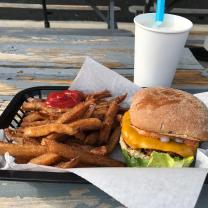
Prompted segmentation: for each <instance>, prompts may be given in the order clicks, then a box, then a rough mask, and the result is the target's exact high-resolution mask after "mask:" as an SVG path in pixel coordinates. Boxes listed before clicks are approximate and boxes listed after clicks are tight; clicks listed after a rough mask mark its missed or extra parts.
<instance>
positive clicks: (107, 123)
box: [99, 101, 119, 144]
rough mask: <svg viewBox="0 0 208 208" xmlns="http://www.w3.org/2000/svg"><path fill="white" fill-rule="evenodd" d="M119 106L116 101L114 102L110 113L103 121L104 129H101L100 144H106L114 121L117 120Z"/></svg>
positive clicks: (110, 107)
mask: <svg viewBox="0 0 208 208" xmlns="http://www.w3.org/2000/svg"><path fill="white" fill-rule="evenodd" d="M118 108H119V105H118V104H117V102H116V101H113V102H112V103H111V104H110V106H109V109H108V111H107V112H106V114H105V119H104V121H103V125H102V128H101V129H100V136H99V143H100V144H106V143H107V141H108V138H109V135H110V131H111V128H112V124H113V121H114V119H115V116H116V113H117V112H118Z"/></svg>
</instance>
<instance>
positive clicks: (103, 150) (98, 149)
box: [90, 146, 108, 156]
mask: <svg viewBox="0 0 208 208" xmlns="http://www.w3.org/2000/svg"><path fill="white" fill-rule="evenodd" d="M90 152H91V153H93V154H95V155H102V156H104V155H107V153H108V150H107V147H106V146H99V147H95V148H93V149H92V150H90Z"/></svg>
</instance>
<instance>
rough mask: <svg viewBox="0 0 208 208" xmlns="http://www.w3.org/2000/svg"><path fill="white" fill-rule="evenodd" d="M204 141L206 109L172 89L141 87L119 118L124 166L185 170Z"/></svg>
mask: <svg viewBox="0 0 208 208" xmlns="http://www.w3.org/2000/svg"><path fill="white" fill-rule="evenodd" d="M200 141H208V109H207V107H206V106H205V105H204V104H203V103H202V102H201V101H200V100H198V99H197V98H196V97H194V96H193V95H191V94H189V93H187V92H183V91H181V90H176V89H172V88H145V89H142V90H140V91H138V92H137V93H136V94H135V95H134V96H133V98H132V104H131V107H130V109H129V111H128V112H126V113H125V114H124V116H123V118H122V134H121V138H120V145H121V149H122V153H123V155H124V158H125V160H126V162H127V164H128V166H132V167H134V166H140V167H188V166H190V165H191V164H192V162H193V160H194V157H195V154H196V150H197V147H198V144H199V142H200Z"/></svg>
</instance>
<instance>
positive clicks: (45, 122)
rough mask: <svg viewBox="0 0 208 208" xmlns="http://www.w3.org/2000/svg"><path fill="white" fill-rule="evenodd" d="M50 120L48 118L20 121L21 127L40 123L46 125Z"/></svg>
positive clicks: (39, 124)
mask: <svg viewBox="0 0 208 208" xmlns="http://www.w3.org/2000/svg"><path fill="white" fill-rule="evenodd" d="M51 122H52V121H50V120H44V121H34V122H26V121H23V122H22V123H21V127H28V126H41V125H46V124H49V123H51Z"/></svg>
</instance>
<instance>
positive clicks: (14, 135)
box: [4, 128, 40, 145]
mask: <svg viewBox="0 0 208 208" xmlns="http://www.w3.org/2000/svg"><path fill="white" fill-rule="evenodd" d="M4 133H5V136H6V138H7V139H9V141H10V142H11V141H12V142H15V143H17V144H34V145H35V144H36V145H38V144H40V142H39V141H38V140H37V139H33V138H27V137H26V138H25V137H23V134H22V133H18V132H16V131H14V130H12V129H9V128H7V129H4Z"/></svg>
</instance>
